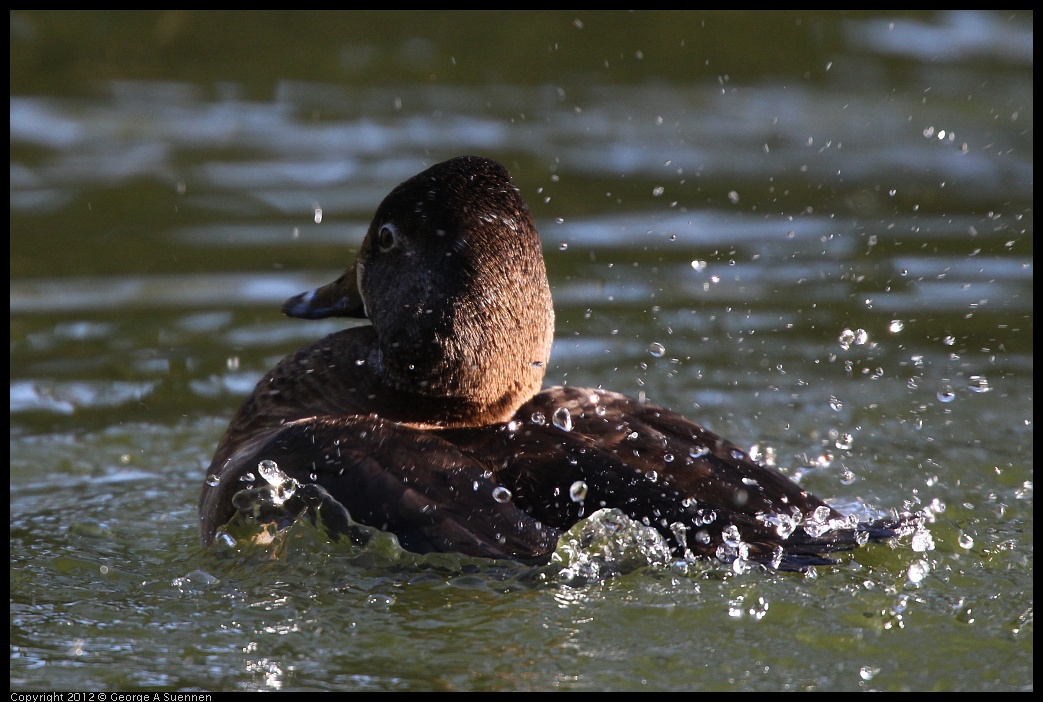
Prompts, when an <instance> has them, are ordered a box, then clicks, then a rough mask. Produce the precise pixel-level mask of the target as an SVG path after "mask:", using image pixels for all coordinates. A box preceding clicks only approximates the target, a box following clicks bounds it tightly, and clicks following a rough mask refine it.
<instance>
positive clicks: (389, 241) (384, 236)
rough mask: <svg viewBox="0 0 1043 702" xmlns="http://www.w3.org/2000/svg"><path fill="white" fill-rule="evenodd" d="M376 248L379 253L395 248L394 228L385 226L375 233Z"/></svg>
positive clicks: (388, 225)
mask: <svg viewBox="0 0 1043 702" xmlns="http://www.w3.org/2000/svg"><path fill="white" fill-rule="evenodd" d="M377 246H379V247H380V250H381V251H390V250H391V249H392V248H394V246H395V228H394V227H393V226H391V225H390V224H385V225H384V226H382V227H381V228H380V231H378V232H377Z"/></svg>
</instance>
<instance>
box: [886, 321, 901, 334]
mask: <svg viewBox="0 0 1043 702" xmlns="http://www.w3.org/2000/svg"><path fill="white" fill-rule="evenodd" d="M903 329H905V322H903V321H902V320H900V319H892V320H891V323H890V324H889V325H888V326H887V330H888V331H889V332H891V333H892V334H897V333H898V332H900V331H902V330H903Z"/></svg>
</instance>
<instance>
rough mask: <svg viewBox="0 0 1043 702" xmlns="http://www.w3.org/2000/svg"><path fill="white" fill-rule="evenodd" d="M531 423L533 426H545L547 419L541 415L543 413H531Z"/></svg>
mask: <svg viewBox="0 0 1043 702" xmlns="http://www.w3.org/2000/svg"><path fill="white" fill-rule="evenodd" d="M532 423H533V424H539V425H543V424H546V423H547V417H546V416H545V415H544V414H543V412H533V413H532Z"/></svg>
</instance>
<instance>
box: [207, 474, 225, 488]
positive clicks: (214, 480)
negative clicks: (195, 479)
mask: <svg viewBox="0 0 1043 702" xmlns="http://www.w3.org/2000/svg"><path fill="white" fill-rule="evenodd" d="M206 484H207V485H209V486H210V487H217V486H218V485H220V484H221V478H220V476H217V475H208V476H206Z"/></svg>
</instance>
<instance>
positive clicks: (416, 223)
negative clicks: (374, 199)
mask: <svg viewBox="0 0 1043 702" xmlns="http://www.w3.org/2000/svg"><path fill="white" fill-rule="evenodd" d="M283 312H284V313H286V314H287V315H289V316H291V317H303V318H308V319H317V318H321V317H331V316H343V317H368V318H369V319H370V320H371V321H372V324H373V329H374V331H375V333H376V337H377V345H376V346H377V348H376V349H375V358H374V361H373V362H374V363H376V365H377V368H376V369H374V372H377V373H379V374H380V375H381V376H382V378H383V379H384V381H385V382H386V383H387V384H388V385H390V386H391V387H393V388H394V389H396V390H400V391H405V392H409V393H417V394H420V395H423V396H425V397H429V398H453V399H456V400H461V401H464V402H466V403H469V404H474V405H477V406H480V407H482V408H485V409H486V412H485V414H484V415H483V416H486V418H487V419H488V420H489V421H505V420H506V419H507V418H509V417H510V416H511V415H512V414H513V413H514V411H515V410H516V409H517V408H518V406H519V405H521V404H522V403H523V402H525V401H526V400H528V399H529V398H531V397H532V396H533V395H534V394H536V393H537V392H538V391H539V389H540V386H541V385H542V382H543V375H544V371H545V368H546V364H547V360H548V357H549V355H550V347H551V342H552V340H553V336H554V309H553V303H552V301H551V295H550V287H549V285H548V284H547V271H546V268H545V266H544V263H543V252H542V249H541V246H540V239H539V234H538V233H537V232H536V227H535V225H534V224H533V221H532V217H531V215H530V214H529V210H528V207H527V206H526V204H525V201H524V200H523V199H522V197H521V195H520V194H519V192H518V189H517V188H515V187H514V185H513V184H512V183H511V177H510V174H509V173H508V172H507V169H505V168H504V167H503V166H501V165H500V164H498V163H496V162H495V161H490V160H488V159H485V158H480V157H477V156H461V157H459V158H454V159H451V160H449V161H445V162H443V163H439V164H437V165H435V166H432V167H431V168H429V169H427V170H426V171H424V172H422V173H420V174H418V175H416V176H413V177H412V178H410V179H409V180H407V181H405V182H404V183H402V184H401V185H399V186H398V187H396V188H395V189H394V190H392V191H391V193H390V194H389V195H388V196H387V197H386V198H384V201H383V202H382V203H380V206H379V207H378V208H377V211H376V214H375V215H374V217H373V221H372V223H371V224H370V225H369V231H368V232H367V233H366V238H365V239H364V240H363V242H362V247H361V249H360V250H359V254H358V258H357V260H356V261H355V264H354V265H353V266H352V267H351V268H349V269H348V270H347V272H345V274H344V275H342V276H341V277H340V278H338V279H337V280H336V281H334V282H333V283H330V284H329V285H326V286H324V287H321V288H318V289H316V290H312V291H310V292H306V293H302V294H301V295H297V296H296V297H293V298H291V299H289V300H287V301H286V303H285V304H284V305H283Z"/></svg>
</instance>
